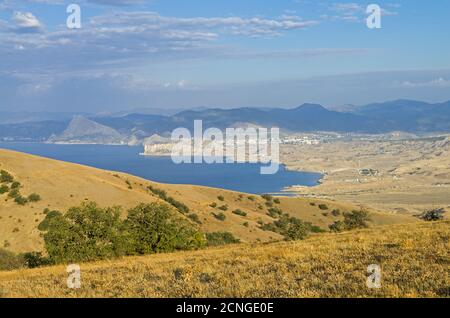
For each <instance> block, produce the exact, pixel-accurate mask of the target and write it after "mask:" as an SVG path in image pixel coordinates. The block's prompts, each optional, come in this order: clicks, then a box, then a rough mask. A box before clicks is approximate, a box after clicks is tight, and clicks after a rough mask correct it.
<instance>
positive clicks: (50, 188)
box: [0, 149, 414, 252]
mask: <svg viewBox="0 0 450 318" xmlns="http://www.w3.org/2000/svg"><path fill="white" fill-rule="evenodd" d="M0 169H5V170H7V171H9V172H10V173H12V174H13V175H14V176H15V178H16V179H17V180H18V181H20V182H21V183H22V185H23V189H21V193H22V194H23V195H28V194H30V193H33V192H36V193H38V194H40V195H41V197H42V201H40V202H38V203H29V204H27V205H26V206H19V205H17V204H16V203H14V202H13V200H6V198H7V195H6V194H4V195H1V196H0V248H3V247H4V242H5V241H8V243H9V244H10V245H9V247H7V248H8V249H9V250H11V251H14V252H27V251H35V250H41V249H42V248H43V246H42V238H41V237H40V235H39V234H40V233H39V231H38V230H37V228H36V227H37V225H38V224H39V222H40V221H42V219H43V218H44V214H43V213H42V211H43V210H44V209H45V208H49V209H57V210H60V211H65V210H66V209H67V208H69V207H71V206H75V205H79V204H80V203H81V202H82V201H85V200H93V201H96V202H97V203H99V204H100V205H101V206H111V205H121V206H123V207H124V208H129V207H132V206H135V205H137V204H138V203H140V202H154V201H159V198H157V197H155V196H153V195H152V194H150V193H149V191H148V190H147V189H146V187H147V186H148V185H150V184H152V185H154V186H156V187H158V188H161V189H164V190H166V191H167V192H168V194H169V195H170V196H173V197H174V198H175V199H177V200H179V201H182V202H184V203H185V204H187V205H188V206H189V208H190V209H191V210H192V211H193V212H195V213H197V214H198V215H199V217H200V220H201V221H202V223H203V224H202V225H201V228H202V230H203V231H206V232H214V231H229V232H232V233H233V234H234V235H235V236H236V237H238V238H240V239H241V240H242V241H243V242H256V241H262V242H267V241H271V240H279V239H280V236H279V235H278V234H276V233H273V232H265V231H262V230H260V229H259V228H258V224H257V221H258V220H259V219H262V220H263V221H264V222H272V221H273V220H272V219H271V218H270V217H268V216H267V215H266V212H267V208H266V207H264V210H260V209H258V205H264V202H265V201H264V200H263V199H262V198H260V197H259V196H256V200H255V201H250V200H249V199H248V198H247V195H244V196H243V198H242V199H241V198H239V195H241V194H239V193H236V192H231V191H225V190H220V189H212V188H205V187H198V186H189V185H186V186H182V185H163V184H156V183H153V182H150V181H147V180H144V179H141V178H138V177H134V176H131V175H127V174H123V173H117V174H116V173H114V172H110V171H105V170H99V169H95V168H90V167H85V166H81V165H77V164H71V163H65V162H61V161H55V160H51V159H46V158H41V157H37V156H32V155H27V154H23V153H18V152H13V151H9V150H2V149H0ZM127 180H128V181H129V182H130V183H131V185H132V189H129V188H128V184H127V183H126V181H127ZM219 195H223V196H224V197H225V202H220V201H219V200H218V199H217V196H219ZM212 202H217V203H218V205H219V206H220V205H223V204H227V205H228V206H229V210H228V211H227V212H224V213H225V214H226V215H227V219H226V220H225V221H224V222H222V221H219V220H216V219H215V218H214V217H213V216H212V214H211V212H216V213H218V212H220V211H219V210H217V209H212V208H210V207H209V204H211V203H212ZM310 202H316V203H317V204H316V206H311V205H310ZM323 202H325V203H327V205H328V206H329V208H330V210H331V209H334V208H338V209H340V210H341V211H345V210H351V209H354V208H357V207H356V206H354V205H351V204H347V203H338V202H333V201H323V200H322V201H320V200H314V199H303V198H281V204H280V205H277V204H275V206H277V207H280V208H281V209H282V210H283V211H284V212H287V213H290V214H291V215H293V216H296V217H299V218H301V219H302V220H305V221H310V222H312V223H314V224H316V225H319V226H321V227H323V228H327V226H328V225H329V224H331V223H332V222H333V221H334V220H335V219H336V218H334V217H333V216H332V215H331V213H329V212H330V211H321V210H320V209H319V208H318V207H317V205H318V204H319V203H323ZM237 208H239V209H241V210H243V211H245V212H248V216H247V217H241V216H237V215H234V214H232V213H231V211H233V210H234V209H237ZM326 212H328V215H326V216H325V215H323V213H326ZM373 220H374V224H393V223H405V222H414V219H413V218H412V217H409V216H405V215H395V214H384V213H373ZM245 222H248V223H249V227H245V226H243V223H245Z"/></svg>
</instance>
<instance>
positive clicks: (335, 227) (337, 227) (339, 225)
mask: <svg viewBox="0 0 450 318" xmlns="http://www.w3.org/2000/svg"><path fill="white" fill-rule="evenodd" d="M329 228H330V231H331V232H343V231H345V230H346V227H345V223H344V222H343V221H336V222H334V223H333V224H331V225H330V226H329Z"/></svg>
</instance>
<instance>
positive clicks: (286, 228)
mask: <svg viewBox="0 0 450 318" xmlns="http://www.w3.org/2000/svg"><path fill="white" fill-rule="evenodd" d="M261 229H262V230H264V231H271V232H275V233H278V234H281V235H283V236H284V238H285V240H288V241H293V240H303V239H305V238H306V237H307V236H308V234H309V232H323V231H322V230H321V229H320V228H319V227H317V226H314V225H312V224H311V223H308V222H303V221H301V220H300V219H297V218H295V217H290V216H289V215H287V214H284V215H282V216H281V217H280V219H279V220H276V221H274V222H273V223H269V224H263V225H262V226H261Z"/></svg>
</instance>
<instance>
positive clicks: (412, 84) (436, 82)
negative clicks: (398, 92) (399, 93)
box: [400, 77, 450, 88]
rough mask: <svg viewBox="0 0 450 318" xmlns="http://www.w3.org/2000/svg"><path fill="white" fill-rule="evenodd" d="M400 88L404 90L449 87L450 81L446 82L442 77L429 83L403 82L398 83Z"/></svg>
mask: <svg viewBox="0 0 450 318" xmlns="http://www.w3.org/2000/svg"><path fill="white" fill-rule="evenodd" d="M400 86H401V87H406V88H418V87H450V80H447V79H445V78H443V77H439V78H436V79H433V80H431V81H425V82H411V81H404V82H401V83H400Z"/></svg>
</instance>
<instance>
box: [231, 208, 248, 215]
mask: <svg viewBox="0 0 450 318" xmlns="http://www.w3.org/2000/svg"><path fill="white" fill-rule="evenodd" d="M233 214H236V215H240V216H247V213H246V212H244V211H242V210H240V209H237V210H234V211H233Z"/></svg>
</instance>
